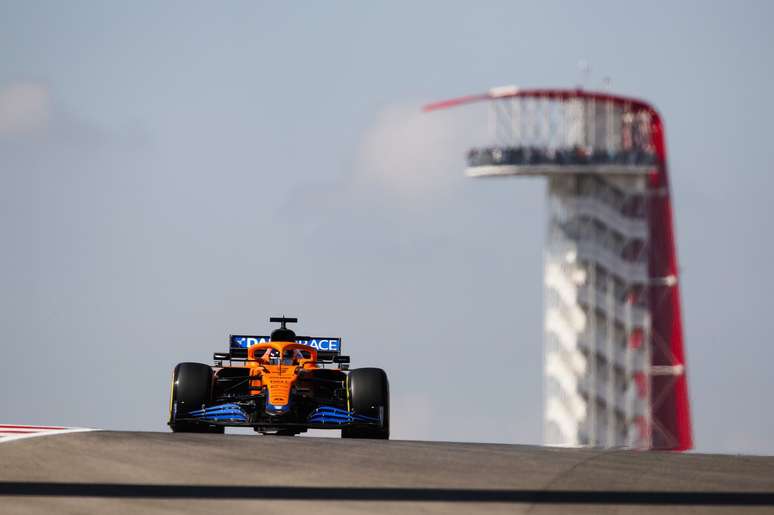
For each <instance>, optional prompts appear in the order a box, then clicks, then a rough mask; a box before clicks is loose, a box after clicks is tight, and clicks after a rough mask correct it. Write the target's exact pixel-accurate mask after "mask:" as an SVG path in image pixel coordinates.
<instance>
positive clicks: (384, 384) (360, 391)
mask: <svg viewBox="0 0 774 515" xmlns="http://www.w3.org/2000/svg"><path fill="white" fill-rule="evenodd" d="M347 383H348V384H349V402H350V409H351V410H352V411H354V412H355V413H357V414H358V415H368V416H370V417H379V418H380V419H381V424H380V427H349V428H345V429H342V430H341V437H342V438H372V439H380V440H387V439H389V438H390V383H389V381H388V380H387V374H386V373H385V372H384V370H382V369H381V368H358V369H356V370H353V371H352V372H350V373H349V377H348V378H347Z"/></svg>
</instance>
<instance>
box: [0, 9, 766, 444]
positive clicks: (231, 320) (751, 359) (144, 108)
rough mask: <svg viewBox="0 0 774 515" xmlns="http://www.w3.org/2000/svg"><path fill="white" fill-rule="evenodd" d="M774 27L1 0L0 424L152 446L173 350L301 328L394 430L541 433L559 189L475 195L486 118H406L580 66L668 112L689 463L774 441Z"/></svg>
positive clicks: (729, 17) (515, 12)
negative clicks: (384, 408) (548, 262)
mask: <svg viewBox="0 0 774 515" xmlns="http://www.w3.org/2000/svg"><path fill="white" fill-rule="evenodd" d="M772 19H774V3H771V2H764V1H761V2H687V1H686V2H666V1H662V2H649V3H648V2H583V3H581V2H565V3H562V2H540V3H537V2H535V3H518V2H502V3H498V2H487V3H486V5H485V6H483V7H482V6H480V5H477V3H471V2H423V3H417V2H403V3H401V2H385V3H382V4H374V3H362V2H330V3H322V2H319V3H311V2H310V3H308V4H306V5H300V4H296V5H294V6H288V5H287V4H282V3H277V2H254V1H250V2H223V3H203V2H202V3H197V2H165V3H148V2H123V3H120V2H39V1H30V2H8V1H0V63H2V66H0V213H1V216H0V230H1V232H0V237H2V249H3V250H2V252H1V253H0V291H1V292H2V293H1V294H0V350H2V354H3V359H2V361H1V362H0V389H1V390H2V391H3V392H5V395H4V396H3V397H2V400H0V407H2V410H3V417H4V418H6V419H7V421H9V422H27V423H38V422H39V423H43V422H45V423H61V424H71V425H91V426H97V427H105V428H129V429H147V430H161V429H163V427H164V422H165V417H166V413H165V410H166V404H167V400H168V398H167V395H168V390H167V388H168V381H169V375H170V371H171V368H172V366H174V364H175V363H176V362H178V361H205V362H206V361H208V360H209V358H210V357H211V353H212V352H213V351H218V350H222V349H223V348H224V346H225V345H226V339H225V335H226V334H227V333H228V332H230V331H234V332H237V331H262V330H264V329H265V328H266V326H267V323H266V318H267V317H268V316H269V315H270V314H281V313H286V314H288V315H298V316H299V317H301V321H302V327H303V329H304V331H305V332H319V333H325V334H339V335H341V336H343V337H344V342H345V346H346V349H347V350H348V351H349V353H350V354H352V356H353V362H354V364H355V365H366V364H373V365H381V366H384V367H385V368H387V369H388V371H389V373H390V376H391V378H392V391H393V400H394V402H395V414H394V424H395V434H396V436H398V437H403V438H430V439H447V440H473V441H499V442H522V443H538V442H540V440H541V417H542V398H541V385H542V380H541V356H542V354H541V353H542V322H541V319H542V286H541V284H542V250H541V249H542V242H543V238H544V224H545V217H546V207H545V205H544V200H543V194H544V184H543V183H542V182H540V181H539V180H524V181H500V182H497V183H492V182H487V183H484V182H475V181H470V180H466V179H465V178H464V177H462V173H461V172H462V165H463V163H462V155H463V152H464V150H465V145H466V143H467V142H469V141H471V139H474V138H475V137H477V129H478V128H479V127H480V124H479V122H478V120H477V119H476V118H475V114H472V113H467V112H459V113H449V114H446V113H439V114H438V115H434V116H433V117H428V116H423V115H422V114H420V113H419V107H420V106H421V105H422V104H423V103H425V102H428V101H432V100H437V99H441V98H445V97H451V96H456V95H462V94H467V93H475V92H481V91H484V90H486V89H488V88H489V87H491V86H496V85H502V84H511V83H515V84H518V85H520V86H556V87H571V86H575V85H576V84H577V82H578V80H579V73H578V69H577V62H578V60H579V59H586V60H588V61H589V62H590V63H591V66H592V74H591V78H590V79H589V81H588V82H587V84H586V85H587V86H588V87H595V86H599V85H600V84H601V82H602V78H603V77H605V76H609V77H611V78H612V89H613V90H614V91H616V92H618V93H622V94H631V95H635V96H638V97H642V98H645V99H648V100H649V101H651V102H652V103H654V104H655V105H656V106H657V107H658V109H659V110H660V111H661V112H662V114H663V116H664V118H665V122H666V127H667V139H668V145H669V156H670V164H671V172H672V178H673V179H672V180H673V193H674V196H675V205H676V224H677V235H678V248H679V255H680V261H681V265H682V272H683V276H682V287H683V300H684V317H685V327H686V337H687V342H688V370H689V382H690V391H691V397H692V402H693V415H694V423H695V432H696V434H695V436H696V438H695V440H696V445H697V448H698V449H699V450H703V451H722V452H764V453H769V454H771V453H774V443H772V441H771V435H772V434H774V412H773V411H772V410H771V409H770V406H771V392H772V391H774V374H772V372H771V368H772V365H771V363H772V361H773V358H774V350H772V343H774V342H773V341H772V337H771V329H770V311H771V305H772V302H771V294H772V293H771V292H772V291H773V290H774V279H772V275H771V272H770V270H771V263H772V262H774V242H773V241H772V236H771V234H772V230H771V224H772V221H774V216H773V215H774V209H773V208H772V203H771V201H770V192H771V191H772V188H773V187H774V180H773V179H772V171H774V170H772V163H773V162H774V146H772V145H771V143H770V142H769V140H770V139H771V136H770V134H771V121H772V120H774V107H773V106H772V100H771V93H772V91H774V66H772V62H774V61H773V60H772V54H773V53H774V35H773V34H774V31H772V30H771V26H770V24H771V20H772ZM476 336H478V337H481V338H480V339H479V340H474V339H473V338H474V337H476ZM482 346H489V347H491V348H492V353H491V354H489V355H483V354H481V355H480V357H479V358H478V362H477V366H476V368H475V369H474V370H473V371H472V372H465V373H464V374H463V373H462V371H461V370H460V366H461V364H462V361H461V357H462V356H463V355H465V354H466V353H468V352H471V351H473V350H478V349H481V348H482ZM428 363H430V364H432V366H431V367H430V372H427V364H428ZM469 373H470V374H472V376H468V375H467V374H469ZM468 379H470V380H471V382H470V384H468V383H466V382H463V381H467V380H468Z"/></svg>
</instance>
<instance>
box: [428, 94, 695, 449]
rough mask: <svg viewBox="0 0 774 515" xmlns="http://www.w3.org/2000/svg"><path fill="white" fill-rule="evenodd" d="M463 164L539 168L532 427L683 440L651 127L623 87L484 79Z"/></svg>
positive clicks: (480, 173)
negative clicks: (539, 310) (535, 417)
mask: <svg viewBox="0 0 774 515" xmlns="http://www.w3.org/2000/svg"><path fill="white" fill-rule="evenodd" d="M476 102H486V103H487V104H488V105H489V108H490V109H491V118H490V122H491V132H492V138H493V141H492V143H491V145H490V146H486V147H481V148H473V149H471V150H469V151H468V154H467V169H466V174H467V175H468V176H470V177H505V176H509V177H534V176H538V177H545V178H546V179H547V186H548V188H547V193H548V211H549V221H548V231H547V240H546V248H545V254H544V255H545V262H544V288H545V290H544V297H545V298H544V300H545V315H544V340H545V341H544V352H545V358H544V382H545V386H544V395H545V407H544V440H545V443H546V444H549V445H581V446H596V447H629V448H638V449H662V450H664V449H668V450H687V449H690V448H691V447H692V445H693V443H692V435H691V419H690V411H689V400H688V385H687V379H686V366H685V353H684V345H683V330H682V322H681V313H680V286H679V280H678V266H677V255H676V251H675V236H674V229H673V223H672V205H671V199H670V193H669V181H668V175H667V155H666V146H665V137H664V127H663V124H662V121H661V117H660V116H659V114H658V112H656V110H655V109H654V108H653V107H652V106H651V105H649V104H647V103H646V102H643V101H641V100H637V99H634V98H626V97H622V96H616V95H611V94H608V93H600V92H590V91H585V90H580V89H578V90H569V89H567V90H564V89H527V90H522V89H518V88H516V87H513V86H508V87H503V88H495V89H492V90H490V91H489V92H488V93H485V94H481V95H471V96H466V97H461V98H456V99H452V100H446V101H442V102H437V103H433V104H429V105H427V106H425V108H424V109H425V111H435V110H439V109H446V108H451V107H455V106H461V105H465V104H470V103H476Z"/></svg>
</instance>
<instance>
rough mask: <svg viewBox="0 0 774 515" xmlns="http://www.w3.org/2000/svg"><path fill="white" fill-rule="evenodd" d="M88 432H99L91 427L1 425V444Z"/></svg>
mask: <svg viewBox="0 0 774 515" xmlns="http://www.w3.org/2000/svg"><path fill="white" fill-rule="evenodd" d="M87 431H99V429H94V428H90V427H62V426H28V425H22V424H0V443H8V442H14V441H16V440H22V439H24V438H35V437H36V436H52V435H63V434H67V433H84V432H87Z"/></svg>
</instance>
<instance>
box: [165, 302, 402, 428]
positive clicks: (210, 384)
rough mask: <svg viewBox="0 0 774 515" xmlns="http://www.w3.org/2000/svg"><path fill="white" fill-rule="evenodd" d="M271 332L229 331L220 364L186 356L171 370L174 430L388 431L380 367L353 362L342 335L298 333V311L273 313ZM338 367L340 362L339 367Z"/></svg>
mask: <svg viewBox="0 0 774 515" xmlns="http://www.w3.org/2000/svg"><path fill="white" fill-rule="evenodd" d="M269 321H270V322H278V323H280V324H281V327H279V328H277V329H275V330H274V331H273V332H272V333H271V336H246V335H231V336H230V338H229V341H230V352H227V353H215V354H214V356H213V357H214V360H215V365H214V366H210V365H205V364H203V363H180V364H179V365H177V366H176V367H175V371H174V375H173V378H172V397H171V401H170V409H169V426H170V427H171V428H172V431H174V432H195V433H223V432H224V429H225V427H226V426H236V427H252V428H254V429H255V431H258V432H260V433H264V434H266V433H273V434H279V435H296V434H298V433H303V432H306V430H307V429H309V428H315V429H341V436H342V437H343V438H381V439H387V438H389V436H390V391H389V382H388V381H387V374H386V373H385V372H384V370H382V369H380V368H359V369H356V370H351V371H350V370H349V356H342V355H341V338H321V337H308V336H296V334H295V332H293V331H292V330H291V329H289V328H288V327H287V324H288V323H296V322H298V319H296V318H285V317H280V318H274V317H272V318H270V319H269ZM334 367H335V368H334Z"/></svg>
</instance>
